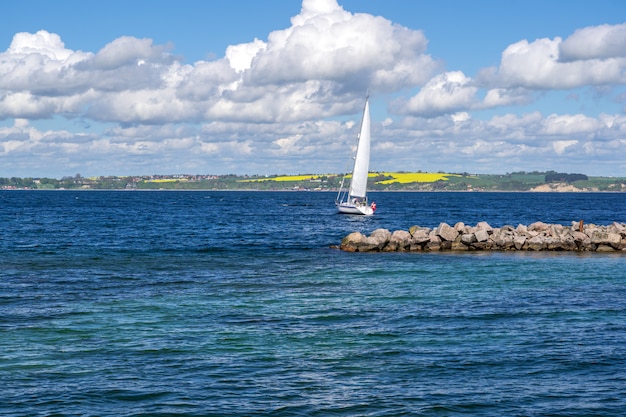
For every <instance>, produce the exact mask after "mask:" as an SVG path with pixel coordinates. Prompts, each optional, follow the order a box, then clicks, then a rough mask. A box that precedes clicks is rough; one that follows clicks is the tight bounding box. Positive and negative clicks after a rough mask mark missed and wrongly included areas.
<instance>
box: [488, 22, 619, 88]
mask: <svg viewBox="0 0 626 417" xmlns="http://www.w3.org/2000/svg"><path fill="white" fill-rule="evenodd" d="M625 33H626V25H616V26H610V25H602V26H596V27H588V28H584V29H581V30H579V31H577V32H575V33H574V34H573V35H572V36H570V37H569V38H567V39H566V40H565V41H563V40H562V39H561V38H560V37H556V38H554V39H548V38H543V39H537V40H535V41H533V42H528V41H527V40H521V41H519V42H516V43H514V44H512V45H510V46H508V47H507V48H506V49H505V50H504V52H502V58H501V61H500V65H499V66H498V67H497V68H493V67H492V68H487V69H484V70H482V71H481V72H480V74H479V77H478V80H479V81H480V82H481V84H483V85H486V86H491V87H494V88H519V87H523V88H527V89H539V90H540V89H572V88H577V87H581V86H587V85H607V84H626V53H625V52H626V40H624V39H626V38H625V35H624V34H625Z"/></svg>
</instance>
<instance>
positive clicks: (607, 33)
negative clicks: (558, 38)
mask: <svg viewBox="0 0 626 417" xmlns="http://www.w3.org/2000/svg"><path fill="white" fill-rule="evenodd" d="M619 57H622V58H623V57H626V23H622V24H621V25H600V26H590V27H586V28H582V29H578V30H577V31H575V32H574V34H573V35H571V36H569V37H568V38H567V39H565V40H564V41H563V42H562V43H561V45H560V47H559V58H560V60H561V61H564V62H567V61H578V60H589V59H611V58H619Z"/></svg>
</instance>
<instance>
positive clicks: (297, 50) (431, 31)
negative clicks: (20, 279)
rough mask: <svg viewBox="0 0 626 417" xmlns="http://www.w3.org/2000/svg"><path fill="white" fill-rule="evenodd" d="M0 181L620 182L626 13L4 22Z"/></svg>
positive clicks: (378, 5) (62, 9) (542, 6)
mask: <svg viewBox="0 0 626 417" xmlns="http://www.w3.org/2000/svg"><path fill="white" fill-rule="evenodd" d="M0 16H1V17H0V40H1V41H2V43H1V44H0V176H5V177H10V176H49V177H62V176H66V175H75V174H76V173H80V174H81V175H84V176H96V175H141V174H176V173H191V174H202V173H207V174H226V173H236V174H275V173H276V174H280V173H287V174H298V173H327V172H340V171H341V170H343V169H344V168H345V166H346V160H347V159H348V158H349V156H350V153H351V148H350V147H351V146H352V144H353V142H354V134H355V124H357V123H358V119H359V117H360V115H359V110H360V109H361V108H362V102H363V98H364V97H363V96H364V94H365V91H366V90H368V89H369V91H370V96H371V106H372V111H373V115H372V119H373V127H372V128H373V132H372V136H373V142H372V162H371V164H370V168H371V169H372V170H380V171H383V170H406V171H413V170H422V171H446V172H470V173H506V172H512V171H534V170H551V169H555V170H558V171H566V172H582V173H586V174H589V175H616V176H626V158H625V157H624V155H626V152H625V151H626V114H625V113H626V112H625V110H626V87H625V84H626V23H625V22H626V2H623V1H621V0H620V1H608V0H604V1H594V2H589V1H581V0H574V1H567V2H560V1H552V2H545V1H509V2H502V1H477V2H467V1H448V2H445V3H443V2H407V1H399V0H389V1H385V2H382V1H379V0H346V1H338V2H337V1H336V0H304V1H303V2H299V1H295V0H289V1H288V0H273V1H272V2H259V1H252V0H246V1H233V2H218V1H181V2H171V1H124V2H122V1H108V2H96V3H94V2H84V1H83V2H79V1H62V2H48V1H25V2H5V3H3V4H2V5H0Z"/></svg>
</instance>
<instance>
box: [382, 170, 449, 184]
mask: <svg viewBox="0 0 626 417" xmlns="http://www.w3.org/2000/svg"><path fill="white" fill-rule="evenodd" d="M380 174H382V175H384V176H385V177H392V179H389V180H385V181H378V182H377V184H392V183H394V182H397V183H400V184H408V183H411V182H435V181H448V177H458V176H459V175H458V174H442V173H439V172H381V173H380ZM370 175H371V174H370Z"/></svg>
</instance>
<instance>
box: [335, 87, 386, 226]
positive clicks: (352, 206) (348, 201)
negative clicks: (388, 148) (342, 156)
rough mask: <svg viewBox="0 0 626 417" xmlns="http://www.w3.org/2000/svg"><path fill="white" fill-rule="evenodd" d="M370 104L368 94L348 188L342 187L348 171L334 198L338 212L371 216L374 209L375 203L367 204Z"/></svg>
mask: <svg viewBox="0 0 626 417" xmlns="http://www.w3.org/2000/svg"><path fill="white" fill-rule="evenodd" d="M370 141H371V135H370V106H369V96H367V97H366V98H365V107H364V109H363V118H362V119H361V129H360V131H359V136H358V143H357V147H356V156H355V157H354V166H353V167H352V178H351V180H350V187H349V189H347V190H346V189H344V184H345V182H346V178H347V176H348V173H346V174H345V175H344V177H343V179H342V180H341V186H340V187H339V193H338V194H337V198H336V200H335V205H336V206H337V210H339V213H345V214H363V215H366V216H371V215H372V214H374V211H376V203H372V204H371V205H368V202H367V175H368V173H369V164H370Z"/></svg>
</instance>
